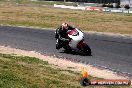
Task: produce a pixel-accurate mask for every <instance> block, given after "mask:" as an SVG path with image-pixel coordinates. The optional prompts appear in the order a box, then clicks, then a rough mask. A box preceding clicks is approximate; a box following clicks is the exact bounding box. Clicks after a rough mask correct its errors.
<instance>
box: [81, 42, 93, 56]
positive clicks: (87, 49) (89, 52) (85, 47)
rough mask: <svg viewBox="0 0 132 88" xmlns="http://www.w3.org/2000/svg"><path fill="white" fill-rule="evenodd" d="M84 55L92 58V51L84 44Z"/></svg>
mask: <svg viewBox="0 0 132 88" xmlns="http://www.w3.org/2000/svg"><path fill="white" fill-rule="evenodd" d="M83 53H84V55H89V56H91V53H92V52H91V49H90V47H89V46H88V45H87V44H84V49H83Z"/></svg>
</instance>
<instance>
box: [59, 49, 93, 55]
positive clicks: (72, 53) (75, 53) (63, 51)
mask: <svg viewBox="0 0 132 88" xmlns="http://www.w3.org/2000/svg"><path fill="white" fill-rule="evenodd" d="M59 53H66V54H71V55H79V56H92V55H85V54H84V53H82V52H78V51H67V50H62V51H61V52H59Z"/></svg>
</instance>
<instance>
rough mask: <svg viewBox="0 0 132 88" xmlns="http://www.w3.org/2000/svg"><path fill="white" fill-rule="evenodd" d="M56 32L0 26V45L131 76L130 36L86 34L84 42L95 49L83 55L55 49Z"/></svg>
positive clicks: (131, 46) (131, 48)
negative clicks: (54, 56) (90, 53)
mask: <svg viewBox="0 0 132 88" xmlns="http://www.w3.org/2000/svg"><path fill="white" fill-rule="evenodd" d="M54 32H55V31H54V30H42V29H31V28H20V27H9V26H0V45H4V46H10V47H12V48H18V49H23V50H30V51H36V52H39V53H42V54H49V55H56V56H57V57H63V58H65V59H68V60H72V61H77V62H79V63H85V64H90V65H93V66H97V67H101V68H107V69H110V70H113V71H116V72H121V73H125V74H129V76H131V74H132V38H131V37H121V36H119V37H115V36H113V37H110V36H106V35H98V34H87V33H85V41H86V42H87V44H88V45H89V46H90V48H91V50H92V56H82V55H80V54H79V53H65V52H64V51H63V49H60V50H56V49H55V42H56V41H55V38H54V35H55V34H54ZM62 63H65V62H62Z"/></svg>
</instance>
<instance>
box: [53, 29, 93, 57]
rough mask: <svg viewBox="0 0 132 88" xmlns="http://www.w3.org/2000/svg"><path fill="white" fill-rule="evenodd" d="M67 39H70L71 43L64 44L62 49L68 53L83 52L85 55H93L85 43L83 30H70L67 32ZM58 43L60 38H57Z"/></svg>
mask: <svg viewBox="0 0 132 88" xmlns="http://www.w3.org/2000/svg"><path fill="white" fill-rule="evenodd" d="M55 33H56V32H55ZM56 35H57V34H56ZM66 38H68V39H70V42H69V43H68V44H67V43H63V44H62V47H63V48H64V49H65V50H66V51H78V52H82V53H83V54H84V55H91V49H90V47H89V46H88V45H87V44H86V42H85V41H84V34H83V32H82V31H81V30H79V29H78V28H74V29H73V30H69V31H68V32H67V35H66ZM58 41H59V38H57V37H56V45H57V43H58Z"/></svg>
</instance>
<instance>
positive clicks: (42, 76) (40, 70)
mask: <svg viewBox="0 0 132 88" xmlns="http://www.w3.org/2000/svg"><path fill="white" fill-rule="evenodd" d="M70 74H72V73H70ZM78 77H79V75H76V76H70V75H66V74H63V73H61V70H60V69H54V68H52V67H50V65H49V64H48V62H47V61H42V60H40V59H38V58H35V57H28V56H25V57H24V56H15V55H9V54H0V88H50V87H53V88H62V87H65V88H66V87H67V88H79V87H80V85H79V82H78Z"/></svg>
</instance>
